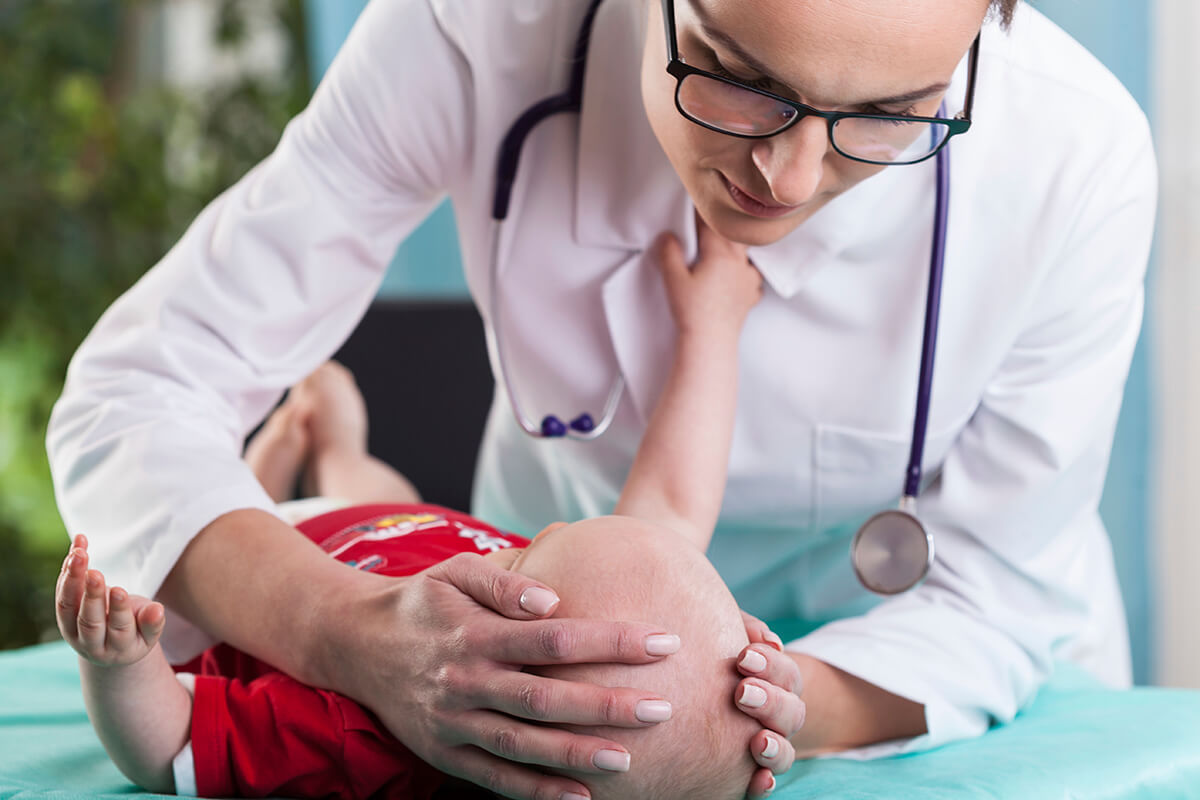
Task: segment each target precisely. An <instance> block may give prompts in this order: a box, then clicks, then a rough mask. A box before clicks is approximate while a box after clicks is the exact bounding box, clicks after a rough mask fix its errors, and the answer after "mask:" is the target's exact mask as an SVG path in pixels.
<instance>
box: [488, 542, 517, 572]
mask: <svg viewBox="0 0 1200 800" xmlns="http://www.w3.org/2000/svg"><path fill="white" fill-rule="evenodd" d="M524 552H525V548H524V547H505V548H504V549H502V550H493V551H492V552H490V553H484V554H483V557H484V558H486V559H487V560H488V561H490V562H492V563H493V564H495V565H496V566H497V567H499V568H500V569H512V565H513V563H514V562H515V561H516V560H517V559H518V558H520V557H521V553H524Z"/></svg>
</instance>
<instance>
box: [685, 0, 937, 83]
mask: <svg viewBox="0 0 1200 800" xmlns="http://www.w3.org/2000/svg"><path fill="white" fill-rule="evenodd" d="M688 5H689V6H691V7H692V11H694V12H695V14H696V16H697V17H699V18H700V28H701V30H703V31H704V35H705V36H707V37H708V38H709V39H711V40H713V41H715V42H718V43H719V44H721V45H722V46H723V47H724V48H725V49H726V50H728V51H729V52H730V53H732V54H733V55H734V57H735V58H737V60H738V61H741V62H742V63H743V64H745V65H746V66H747V67H749V68H750V69H752V70H754V71H755V72H757V73H758V74H759V75H761V76H762V77H764V78H766V79H767V80H769V81H771V82H773V83H776V84H778V85H779V86H783V87H785V88H787V89H788V90H789V91H791V92H792V93H793V94H795V95H796V96H797V97H799V96H800V93H798V92H796V90H795V89H793V88H792V87H791V86H789V85H788V82H787V81H785V80H783V79H781V78H779V77H777V76H776V75H775V74H774V73H773V72H771V70H770V69H768V68H767V67H766V66H765V65H764V64H763V63H762V62H761V61H759V60H758V59H757V58H755V57H754V56H752V55H751V54H750V53H749V52H748V51H747V50H746V49H745V48H744V47H742V46H741V45H740V44H738V41H737V40H736V39H734V38H733V37H732V36H730V35H729V34H727V33H725V32H724V31H722V30H721V29H720V28H718V27H717V26H716V25H714V24H713V19H712V16H710V15H709V13H708V9H706V8H704V7H703V6H702V5H701V4H700V3H699V2H698V0H688ZM949 88H950V84H949V83H948V82H946V81H939V82H938V83H931V84H929V85H928V86H925V87H923V88H920V89H914V90H913V91H911V92H903V93H901V94H895V95H891V96H890V97H879V98H875V99H872V100H862V101H859V102H857V103H849V104H848V105H851V106H893V105H907V104H909V103H912V102H915V101H917V100H924V99H925V98H927V97H933V96H934V95H938V94H942V93H943V92H945V91H946V90H947V89H949Z"/></svg>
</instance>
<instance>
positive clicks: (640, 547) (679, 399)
mask: <svg viewBox="0 0 1200 800" xmlns="http://www.w3.org/2000/svg"><path fill="white" fill-rule="evenodd" d="M700 224H701V225H702V223H700ZM702 234H703V231H702ZM704 241H705V240H704V238H703V236H702V253H701V259H700V261H699V263H698V264H697V266H696V268H695V269H694V270H693V271H692V272H689V271H688V270H687V268H686V267H685V266H683V265H682V259H680V258H678V254H677V253H675V256H676V257H675V258H670V259H663V263H664V278H665V281H666V286H667V294H668V298H669V300H670V304H671V311H672V314H673V316H674V318H675V320H676V323H677V326H678V328H679V340H678V345H677V350H676V359H675V363H674V365H673V367H672V371H671V373H670V375H669V376H668V380H667V384H666V387H665V389H664V391H663V394H662V396H661V398H660V400H659V402H658V405H657V407H656V410H655V413H654V416H653V418H652V420H651V422H650V425H649V426H648V428H647V431H646V434H645V437H644V438H643V441H642V442H641V444H640V446H639V449H638V453H637V456H636V458H635V460H634V464H633V467H632V468H631V471H630V474H629V476H628V479H627V481H626V485H625V487H624V490H623V492H622V495H621V498H620V501H619V502H618V505H617V508H616V515H614V516H609V517H599V518H596V519H589V520H584V521H581V522H576V523H573V524H569V525H567V524H562V523H557V524H555V525H551V526H549V527H548V528H546V529H545V530H543V531H542V532H541V533H540V534H539V535H538V536H537V537H536V538H535V539H534V540H533V541H532V542H528V541H527V540H524V539H522V538H521V537H518V536H514V535H512V534H508V533H505V532H502V531H499V530H496V529H495V528H492V527H491V526H488V525H487V524H486V523H483V522H481V521H479V520H475V519H472V518H470V517H468V516H466V515H464V514H459V513H456V512H453V511H450V510H448V509H442V508H438V507H436V506H428V505H420V504H419V498H418V497H417V495H416V492H415V490H414V489H413V488H412V486H411V485H410V484H409V483H408V482H407V481H406V480H405V479H404V478H403V476H401V475H399V474H398V473H396V472H395V471H393V470H391V469H390V468H389V467H387V466H386V465H384V464H383V463H382V462H379V461H378V460H376V459H374V458H372V457H371V456H369V455H368V454H367V452H366V412H365V406H364V405H363V402H362V398H361V396H360V395H359V394H358V391H357V388H356V387H355V385H354V382H353V379H352V377H350V375H349V373H348V372H347V371H346V370H344V369H343V368H341V367H340V366H338V365H335V364H327V365H325V366H324V367H322V368H320V369H318V370H317V372H315V373H314V374H313V375H311V376H309V377H308V378H307V379H305V380H304V381H303V382H301V384H299V385H298V386H297V387H296V388H295V389H294V390H293V392H292V393H291V394H290V395H289V397H288V399H287V401H285V403H284V404H283V405H282V406H281V407H280V408H279V409H277V410H276V412H275V413H274V414H273V415H272V416H271V418H270V419H269V420H268V422H267V424H266V425H265V426H264V428H263V430H262V431H261V432H260V433H259V435H258V436H257V437H256V438H255V439H254V440H253V441H252V442H251V444H250V445H249V447H248V448H247V451H246V455H245V457H246V460H247V462H248V463H249V464H250V466H251V467H252V468H253V469H254V471H255V474H256V475H257V476H258V478H259V480H260V481H261V482H262V483H263V485H264V487H266V488H267V490H268V492H269V493H271V495H272V497H273V498H275V499H276V500H277V501H281V502H282V501H284V500H286V499H287V497H288V496H289V494H290V492H291V488H292V487H293V486H295V484H296V479H297V477H298V476H299V475H300V474H301V473H302V471H303V474H304V475H305V479H306V487H305V488H306V491H311V492H313V493H315V494H317V495H319V496H321V497H323V498H337V500H336V501H331V500H327V499H326V500H321V501H319V502H320V503H321V504H322V505H323V508H320V509H317V508H314V507H313V506H312V505H311V504H309V505H308V506H304V505H301V506H299V508H300V509H302V513H301V516H302V517H303V516H304V515H305V513H307V514H308V515H310V516H309V517H308V518H307V519H296V520H294V521H295V522H297V523H298V528H299V529H300V531H301V532H302V533H304V534H305V535H307V536H308V537H309V538H310V539H312V540H313V541H314V542H315V543H316V544H317V545H319V546H321V547H322V548H324V549H325V550H326V551H327V552H329V553H330V555H331V556H333V557H335V558H337V559H339V560H341V561H343V562H344V563H346V564H347V565H349V566H351V567H353V568H356V569H362V570H369V571H372V572H376V573H378V574H381V575H408V574H413V573H415V572H418V571H421V570H423V569H426V568H428V567H431V566H432V565H434V564H436V563H438V562H440V561H442V560H444V559H446V558H450V557H454V556H456V555H457V554H460V553H464V552H465V553H479V554H481V555H483V556H484V557H486V558H489V559H493V560H496V561H498V562H500V563H501V564H503V565H504V566H506V567H508V568H510V569H513V570H515V571H518V572H520V573H522V574H524V575H528V576H530V577H532V578H535V579H537V580H539V581H542V582H544V583H546V584H547V585H550V586H554V587H555V588H556V590H557V591H558V594H559V598H560V605H559V608H558V610H557V612H556V616H558V617H572V618H593V619H602V620H627V621H643V622H649V623H652V624H654V625H660V626H662V627H663V628H664V629H665V630H670V631H673V632H675V633H677V634H680V639H681V641H682V642H683V645H682V647H681V648H680V649H679V650H678V652H676V653H675V654H673V655H672V656H671V657H670V658H667V659H664V660H662V661H660V662H657V663H654V664H649V665H638V666H627V665H614V664H592V665H571V666H559V667H546V668H537V669H533V668H531V669H529V670H528V671H529V672H532V673H535V674H540V675H544V676H548V677H555V678H567V679H576V680H581V681H586V682H589V683H596V684H600V685H606V686H613V687H616V686H629V685H636V686H638V687H640V688H642V689H644V690H647V691H653V692H658V693H660V694H661V696H663V697H668V698H670V703H669V705H668V704H667V703H658V704H657V705H658V706H662V708H661V709H659V708H656V709H654V710H655V711H659V712H661V713H662V716H661V717H660V718H663V719H665V718H666V716H670V721H669V722H667V723H665V724H661V725H655V726H653V727H647V728H642V729H614V728H604V729H602V730H601V729H595V730H585V729H582V728H574V729H573V730H574V731H575V732H578V733H584V734H590V733H594V734H596V735H600V736H604V737H605V738H606V739H608V740H611V741H616V742H618V743H619V744H620V745H622V746H623V747H624V748H626V752H621V751H616V750H608V751H605V753H606V754H607V756H606V758H605V759H604V762H605V763H599V762H598V763H597V766H599V767H601V768H602V769H605V770H607V772H605V773H604V774H602V775H599V776H597V775H595V774H587V775H583V774H582V773H581V774H577V775H572V777H575V778H578V779H579V780H581V781H583V782H584V783H585V784H586V785H587V786H589V787H590V788H591V791H592V796H593V797H594V798H597V799H598V800H603V799H604V798H614V800H615V799H616V798H681V799H682V798H696V797H704V798H714V799H715V800H719V799H720V798H730V799H731V800H732V799H733V798H740V797H742V796H743V794H744V793H745V791H746V787H747V785H748V783H749V781H750V777H751V774H752V773H753V771H754V770H755V769H756V764H755V763H754V761H753V760H752V759H751V758H750V755H749V747H748V745H749V741H750V739H751V737H752V736H754V735H755V733H756V732H757V731H759V730H760V726H759V723H757V722H756V721H754V720H753V719H751V718H750V717H748V716H746V715H745V714H743V713H742V712H741V711H739V710H738V709H737V708H735V707H734V705H733V704H732V703H731V702H730V701H729V699H728V698H730V697H731V696H732V694H733V690H734V688H735V686H736V684H737V683H738V681H739V676H738V675H737V673H736V670H735V669H734V664H733V661H734V659H735V658H736V657H737V655H738V654H739V652H740V651H741V650H742V649H743V648H744V647H745V646H746V645H747V643H748V639H747V634H746V629H745V623H744V622H743V619H742V616H741V614H740V612H739V610H738V607H737V604H736V602H735V601H734V599H733V597H732V596H731V595H730V593H729V591H728V589H727V588H726V587H725V586H724V584H723V583H722V581H721V579H720V577H719V576H718V575H717V573H716V571H715V570H714V569H713V567H712V566H711V565H710V564H709V562H708V561H707V559H706V558H705V557H704V555H703V552H704V549H705V547H706V546H707V542H708V537H709V536H710V534H711V530H712V526H713V524H715V520H716V515H717V512H718V511H719V508H720V499H721V495H722V490H723V485H724V479H725V468H726V463H727V460H728V448H729V438H730V433H731V427H732V420H733V405H734V402H735V397H736V389H735V387H736V354H737V339H738V334H739V333H740V330H741V326H742V323H743V321H744V319H745V316H746V313H747V312H748V311H749V309H750V307H751V306H752V305H753V304H754V302H756V300H757V299H758V297H759V295H760V293H761V279H760V277H759V275H758V273H757V271H755V270H754V269H753V267H751V266H749V265H748V263H747V262H746V260H745V257H744V254H742V253H740V251H738V252H724V253H721V252H718V253H712V252H710V253H708V255H707V257H706V254H705V252H704ZM713 241H715V240H713ZM712 246H713V247H716V246H717V245H712ZM731 247H732V246H731ZM302 503H303V501H302ZM286 506H287V504H285V507H286ZM291 508H292V510H295V509H296V508H297V507H296V506H292V507H291ZM305 508H307V512H304V511H303V509H305ZM317 511H323V512H324V513H316V512H317ZM313 514H315V516H314V515H313ZM56 598H57V613H58V622H59V627H60V629H61V631H62V634H63V636H64V638H65V639H66V640H67V641H68V642H69V643H71V645H72V646H73V647H74V648H75V649H76V650H77V651H78V652H79V654H80V671H81V676H82V680H83V688H84V697H85V701H86V703H87V707H88V712H89V715H90V716H91V718H92V722H93V725H94V726H95V727H96V729H97V732H98V734H99V735H100V738H101V741H102V742H103V743H104V746H105V748H106V749H107V750H108V752H109V754H110V756H111V757H112V758H113V760H114V761H115V762H116V763H117V765H118V766H119V767H120V768H121V769H122V771H124V772H125V774H126V775H127V776H128V777H129V778H130V779H131V780H133V781H134V782H136V783H139V784H141V785H143V786H145V787H146V788H148V789H152V790H156V791H160V792H170V791H174V792H176V793H179V794H199V795H202V796H231V795H233V796H238V795H240V796H264V795H268V794H285V795H292V796H340V797H366V796H389V797H398V798H399V797H404V798H426V797H430V796H432V794H433V793H434V791H436V790H437V788H438V786H439V785H441V784H443V782H444V781H445V778H444V776H442V775H440V773H437V772H436V771H434V770H433V769H432V768H431V767H428V766H427V765H425V764H422V763H421V762H420V761H419V760H418V759H416V757H415V756H413V755H412V754H411V753H410V752H409V751H407V750H406V749H405V748H404V747H403V745H401V744H400V743H399V742H398V741H396V740H395V739H394V738H392V737H391V736H390V735H388V733H387V732H386V730H385V729H384V728H383V726H382V725H381V724H380V723H379V722H378V721H377V720H376V719H375V718H374V716H373V715H372V714H371V713H370V712H369V711H367V710H366V709H364V708H362V707H361V706H359V705H357V704H356V703H354V702H352V701H351V700H349V699H347V698H345V697H342V696H340V695H337V694H335V693H333V692H329V691H325V690H320V689H316V688H313V687H309V686H305V685H304V684H301V683H299V682H297V681H294V680H292V679H291V678H289V677H288V676H286V675H284V674H283V673H280V672H278V671H277V670H275V669H273V668H272V667H270V666H269V665H266V664H263V663H261V662H258V661H256V660H254V659H252V658H250V657H249V656H247V655H246V654H244V653H240V652H238V651H235V650H233V649H232V648H230V647H228V646H226V645H219V646H217V647H216V648H213V649H212V650H210V651H208V652H206V653H205V654H204V655H203V656H201V657H200V658H199V659H197V660H196V661H195V662H192V663H191V664H189V665H187V667H186V670H185V671H181V672H180V674H179V675H178V676H177V675H176V672H175V671H174V670H173V669H172V667H171V666H169V665H168V664H167V661H166V659H165V656H164V655H163V653H162V650H161V648H159V647H158V646H157V642H158V639H159V637H160V636H161V634H162V631H163V627H164V624H165V617H164V610H163V607H162V606H161V604H159V603H157V602H151V601H150V600H148V599H146V598H142V597H138V596H136V595H130V594H129V593H127V592H125V591H124V590H122V589H120V588H117V587H113V588H111V589H108V588H106V586H105V582H104V579H103V576H102V575H101V574H100V573H99V572H98V571H96V570H89V569H88V556H87V541H86V539H85V538H84V537H83V536H77V537H75V541H74V546H73V547H72V549H71V552H70V553H69V554H68V556H67V559H66V561H65V563H64V565H63V570H62V573H61V575H60V577H59V582H58V587H57V591H56Z"/></svg>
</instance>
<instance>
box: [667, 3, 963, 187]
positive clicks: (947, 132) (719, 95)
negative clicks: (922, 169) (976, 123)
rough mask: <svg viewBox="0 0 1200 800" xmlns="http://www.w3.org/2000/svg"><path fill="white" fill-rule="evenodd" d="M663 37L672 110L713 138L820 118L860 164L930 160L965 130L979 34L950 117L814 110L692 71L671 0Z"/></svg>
mask: <svg viewBox="0 0 1200 800" xmlns="http://www.w3.org/2000/svg"><path fill="white" fill-rule="evenodd" d="M662 5H663V22H664V25H665V28H666V34H667V55H668V57H669V61H668V62H667V72H668V73H670V75H671V76H672V77H674V78H675V79H676V81H678V83H677V84H676V86H675V107H676V108H678V109H679V113H680V114H682V115H683V116H684V117H686V118H687V119H689V120H691V121H692V122H694V123H696V124H697V125H700V126H702V127H705V128H708V129H709V130H714V131H717V132H719V133H726V134H729V135H730V136H738V137H741V138H744V139H765V138H767V137H769V136H775V135H776V134H779V133H782V132H783V131H786V130H787V129H788V128H790V127H792V126H793V125H795V124H796V123H797V122H799V121H800V120H802V119H804V118H805V117H821V118H822V119H824V120H825V122H826V124H827V125H828V127H829V141H830V142H831V143H832V144H833V149H834V150H836V151H837V152H838V153H840V154H841V155H843V156H845V157H846V158H849V159H852V160H854V161H861V162H864V163H867V164H884V165H898V164H916V163H918V162H920V161H924V160H925V159H927V158H930V157H932V156H934V155H936V154H937V152H938V151H939V150H941V149H942V147H944V146H945V144H946V142H948V141H950V137H951V136H956V135H958V134H960V133H965V132H966V131H967V129H969V128H970V127H971V106H972V105H973V104H974V101H975V70H976V65H977V63H978V61H979V36H976V37H975V41H974V42H973V43H972V44H971V51H970V55H969V58H968V61H967V100H966V104H965V105H964V107H963V110H962V111H961V112H960V113H959V114H958V115H956V116H955V117H954V118H951V119H944V118H941V117H915V116H907V115H899V114H867V113H857V112H842V111H821V110H819V109H816V108H813V107H812V106H808V105H805V104H804V103H800V102H797V101H795V100H789V99H788V98H786V97H781V96H779V95H777V94H772V93H771V92H768V91H766V90H764V89H759V88H756V87H754V86H750V85H747V84H745V83H742V82H740V81H738V80H736V79H734V78H732V77H728V76H724V75H717V74H714V73H712V72H708V71H707V70H703V69H700V68H698V67H694V66H692V65H691V64H688V63H687V62H685V61H684V60H683V58H682V57H681V56H680V55H679V46H678V41H677V39H676V35H675V3H674V0H662Z"/></svg>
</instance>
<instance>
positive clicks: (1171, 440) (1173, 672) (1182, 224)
mask: <svg viewBox="0 0 1200 800" xmlns="http://www.w3.org/2000/svg"><path fill="white" fill-rule="evenodd" d="M1155 9H1156V10H1155V14H1156V20H1155V22H1156V34H1155V38H1156V41H1157V47H1155V48H1154V51H1155V54H1156V62H1157V63H1156V64H1155V85H1156V101H1155V108H1156V110H1157V120H1156V121H1157V125H1156V136H1157V139H1158V143H1157V144H1158V157H1159V175H1160V181H1161V189H1162V191H1161V195H1160V197H1161V201H1160V202H1161V205H1160V207H1159V236H1158V278H1157V288H1156V291H1155V296H1154V297H1153V298H1151V304H1150V307H1149V313H1150V314H1151V315H1153V319H1152V323H1153V327H1152V328H1151V330H1152V331H1153V334H1154V337H1155V349H1156V358H1155V371H1156V380H1157V388H1158V392H1157V395H1158V408H1157V412H1158V413H1157V415H1156V416H1157V419H1158V437H1157V438H1158V441H1159V453H1160V461H1159V464H1158V465H1157V469H1156V470H1155V471H1156V473H1157V477H1158V498H1157V500H1158V514H1157V517H1158V522H1159V532H1158V536H1157V550H1158V552H1157V554H1156V563H1157V566H1158V576H1159V581H1158V582H1157V584H1158V586H1157V591H1158V597H1157V601H1158V602H1157V605H1158V608H1159V610H1160V617H1159V624H1160V631H1159V636H1158V637H1157V639H1158V653H1157V658H1156V659H1155V660H1156V663H1157V675H1156V682H1158V683H1162V684H1166V685H1172V686H1190V687H1200V614H1198V612H1200V46H1198V44H1197V43H1198V42H1200V3H1197V2H1195V0H1158V1H1157V3H1156V4H1155Z"/></svg>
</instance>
